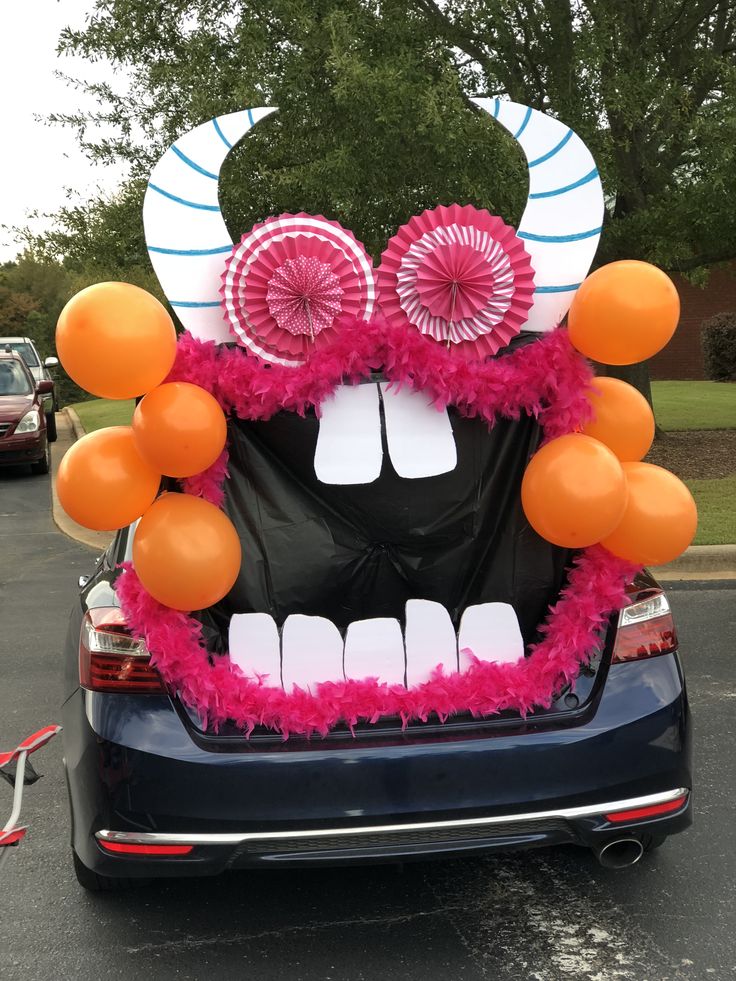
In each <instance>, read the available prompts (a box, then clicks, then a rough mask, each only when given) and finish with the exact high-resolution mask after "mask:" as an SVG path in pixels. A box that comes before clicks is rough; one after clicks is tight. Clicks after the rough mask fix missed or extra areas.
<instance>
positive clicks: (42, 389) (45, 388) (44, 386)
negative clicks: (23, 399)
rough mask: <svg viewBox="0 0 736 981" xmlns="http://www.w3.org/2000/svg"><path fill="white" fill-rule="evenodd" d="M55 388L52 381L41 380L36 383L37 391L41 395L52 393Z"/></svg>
mask: <svg viewBox="0 0 736 981" xmlns="http://www.w3.org/2000/svg"><path fill="white" fill-rule="evenodd" d="M53 390H54V383H53V382H52V381H40V382H39V383H38V385H36V391H37V392H38V394H39V395H51V393H52V392H53Z"/></svg>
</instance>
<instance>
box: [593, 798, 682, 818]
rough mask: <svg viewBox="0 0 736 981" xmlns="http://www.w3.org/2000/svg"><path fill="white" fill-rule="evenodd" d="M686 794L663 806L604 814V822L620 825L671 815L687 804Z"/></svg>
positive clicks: (651, 805) (656, 805) (652, 805)
mask: <svg viewBox="0 0 736 981" xmlns="http://www.w3.org/2000/svg"><path fill="white" fill-rule="evenodd" d="M687 798H688V795H687V794H683V795H682V796H681V797H675V799H674V800H668V801H666V802H665V803H664V804H650V805H649V806H648V807H633V808H632V809H631V810H630V811H613V812H612V813H611V814H606V820H607V821H611V822H613V823H614V824H621V823H623V822H624V821H626V822H628V821H639V820H641V819H642V818H651V817H661V816H662V815H663V814H672V813H673V811H679V810H680V809H681V808H682V807H684V806H685V804H687Z"/></svg>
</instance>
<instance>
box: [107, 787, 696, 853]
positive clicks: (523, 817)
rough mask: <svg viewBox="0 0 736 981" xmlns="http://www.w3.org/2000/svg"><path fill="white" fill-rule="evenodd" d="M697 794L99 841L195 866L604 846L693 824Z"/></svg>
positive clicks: (118, 834) (110, 836)
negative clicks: (477, 814)
mask: <svg viewBox="0 0 736 981" xmlns="http://www.w3.org/2000/svg"><path fill="white" fill-rule="evenodd" d="M689 797H690V795H689V791H688V790H687V788H684V787H679V788H675V789H674V790H670V791H665V792H664V793H658V794H649V795H647V796H644V797H636V798H632V799H629V800H619V801H609V802H607V803H603V804H593V805H586V806H581V807H567V808H565V807H563V808H558V809H556V810H551V811H531V812H528V813H522V814H496V815H493V816H489V817H482V818H469V819H463V818H460V819H456V820H446V821H424V822H409V823H406V824H385V825H355V826H352V827H349V828H342V827H340V828H322V829H312V830H304V829H295V830H292V831H272V832H258V831H252V832H244V833H237V832H235V833H229V834H228V833H225V834H218V833H216V832H213V833H209V834H207V833H205V834H167V833H165V832H148V833H144V832H137V831H110V830H108V829H101V830H100V831H98V832H97V833H96V834H95V840H96V842H97V844H98V847H99V848H100V849H101V850H102V851H103V852H107V850H108V849H111V850H112V851H111V852H110V853H108V854H111V855H112V857H113V859H116V858H121V857H122V858H123V859H124V860H125V859H127V860H128V861H130V860H131V858H132V859H134V860H135V859H136V858H139V859H140V858H144V859H146V860H147V861H150V860H151V858H152V856H151V854H150V851H155V850H156V849H158V850H160V852H161V854H159V855H158V856H157V857H158V858H159V859H160V860H163V861H166V860H167V859H171V858H176V859H177V864H178V863H181V862H182V861H186V864H188V865H189V866H190V869H191V868H192V867H194V868H196V866H197V865H202V866H204V867H205V868H207V867H208V866H211V865H212V863H217V865H218V867H220V868H222V869H224V868H225V867H226V866H227V867H231V868H233V867H234V868H237V867H242V866H252V865H256V864H262V863H270V864H272V865H303V864H305V863H309V864H312V865H319V864H324V863H325V862H328V863H330V864H333V865H334V864H340V863H348V864H354V863H356V862H360V861H364V862H365V861H385V860H389V861H395V860H397V859H401V860H407V859H418V858H425V857H427V856H432V855H437V854H452V853H463V852H468V851H472V852H478V851H492V850H503V849H520V848H533V847H540V846H542V845H553V844H582V845H588V846H590V847H593V848H596V847H600V846H602V845H603V844H605V843H606V842H609V841H616V840H620V839H621V838H628V837H630V836H632V834H634V835H640V836H641V835H650V836H653V835H657V834H672V833H674V831H676V830H682V829H683V828H685V827H687V825H688V824H689V823H690V814H689ZM650 809H651V810H654V811H658V810H660V809H662V810H664V812H665V814H663V815H661V816H660V817H658V818H655V817H651V818H646V819H645V820H642V819H640V818H636V817H633V816H632V818H631V819H630V820H625V821H618V820H617V819H616V815H617V814H618V815H625V814H629V813H631V812H632V811H633V812H636V811H637V810H642V811H648V810H650ZM185 848H187V849H190V851H189V852H186V853H184V854H182V853H181V852H180V853H176V850H177V849H182V850H183V849H185ZM137 849H140V851H136V850H137ZM166 849H171V850H172V852H174V854H171V853H170V854H169V855H166V853H165V850H166ZM210 870H211V869H208V871H210Z"/></svg>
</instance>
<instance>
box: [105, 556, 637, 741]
mask: <svg viewBox="0 0 736 981" xmlns="http://www.w3.org/2000/svg"><path fill="white" fill-rule="evenodd" d="M636 571H637V568H636V567H635V566H632V565H631V564H630V563H629V562H625V561H623V560H622V559H618V558H616V557H615V556H613V555H611V554H610V553H609V552H607V551H606V550H605V549H603V548H601V547H600V546H597V545H594V546H593V547H591V548H589V549H586V550H585V551H584V552H582V553H580V554H579V555H578V556H577V558H576V559H575V561H574V563H573V568H572V570H571V572H570V577H569V581H568V584H567V586H566V587H565V588H564V589H563V590H562V592H561V594H560V598H559V600H558V601H557V603H556V604H555V605H554V606H553V607H551V608H550V616H549V617H548V619H547V622H546V623H545V624H544V625H543V627H542V633H543V639H542V640H541V641H540V642H539V643H538V644H537V645H536V646H535V647H533V648H532V650H531V652H530V654H529V656H528V657H526V658H521V659H520V660H519V661H517V662H516V663H515V664H494V663H491V662H486V661H480V660H478V659H475V660H474V663H473V664H472V665H471V667H470V668H468V669H467V670H466V671H463V672H462V673H456V674H449V675H448V674H444V673H443V671H442V668H441V667H438V668H437V669H436V670H435V671H434V673H433V675H432V677H431V679H430V680H429V681H426V682H425V683H424V684H421V685H417V686H416V687H414V688H410V689H406V688H404V687H403V686H401V685H388V684H383V683H381V682H379V681H378V680H376V679H375V678H366V679H364V680H361V681H324V682H322V683H320V684H317V685H315V687H314V691H311V690H303V689H301V688H295V689H294V690H293V691H292V692H288V693H287V692H285V691H284V690H283V689H282V688H280V687H278V688H277V687H274V686H271V685H268V684H267V683H266V678H265V677H259V678H258V679H257V680H253V679H251V678H248V677H246V676H245V675H244V674H243V673H242V672H241V671H240V669H239V668H238V667H237V666H234V665H233V664H232V663H231V662H230V659H229V658H228V657H220V656H214V657H213V658H212V660H210V657H209V655H208V653H207V651H206V649H205V646H204V642H203V639H202V629H201V625H200V623H199V622H198V621H197V620H195V619H194V618H193V617H190V616H188V615H187V614H186V613H179V612H177V611H176V610H172V609H169V608H168V607H166V606H162V605H161V604H160V603H158V602H156V600H154V599H153V597H151V596H150V595H149V594H148V593H147V592H146V591H145V589H144V588H143V587H142V585H141V583H140V580H139V579H138V577H137V576H136V574H135V572H134V570H133V568H132V566H131V565H130V564H126V566H125V567H124V570H123V572H122V574H121V575H120V577H119V578H118V580H117V583H116V590H117V595H118V599H119V601H120V605H121V607H122V610H123V613H124V615H125V618H126V621H127V623H128V625H129V627H130V630H131V632H132V633H133V635H134V636H136V637H140V638H142V639H143V640H144V641H145V643H146V645H147V647H148V649H149V651H150V652H151V662H152V663H153V664H154V665H155V666H156V668H157V669H158V670H159V672H160V673H161V676H162V678H163V679H164V681H165V682H166V684H167V685H169V686H170V687H171V688H172V689H174V690H176V691H177V692H178V694H179V696H180V697H181V699H182V700H183V701H184V702H185V704H187V705H189V706H190V707H191V708H193V709H195V710H196V712H197V713H198V714H199V716H200V717H201V718H202V719H203V721H204V724H205V725H206V724H207V720H211V721H212V722H213V723H215V724H217V723H221V722H223V721H225V720H226V719H231V720H232V721H233V722H235V724H236V725H238V726H239V727H240V728H242V729H244V730H245V732H246V733H248V734H249V733H251V732H252V731H253V729H254V727H255V726H258V725H260V726H267V727H268V728H270V729H274V730H276V731H278V732H280V733H282V735H283V736H284V738H286V737H288V736H289V735H290V734H294V735H304V736H309V735H311V734H313V733H315V732H316V733H320V734H322V735H324V734H325V733H326V732H328V731H329V729H330V728H331V727H332V726H334V725H336V724H337V723H338V722H344V723H346V724H347V725H348V726H349V727H350V728H352V727H354V726H355V725H357V724H358V723H359V722H375V721H377V720H378V719H379V718H381V717H382V716H398V717H400V718H401V720H402V722H403V724H404V725H406V724H407V723H408V722H411V721H413V720H421V721H424V720H426V719H427V717H428V716H429V714H430V713H431V712H435V713H436V714H437V715H438V716H439V718H440V719H442V720H445V719H447V718H448V717H449V716H451V715H454V714H456V713H458V712H470V713H471V714H472V715H473V716H484V715H491V714H493V713H495V712H501V711H503V710H504V709H516V710H517V711H519V712H520V713H522V714H523V715H525V714H526V713H527V712H529V711H531V710H532V709H533V708H535V707H538V706H541V707H547V706H549V705H550V704H551V702H552V699H553V697H554V692H555V691H556V690H558V689H559V687H560V686H561V685H563V684H564V683H566V682H569V681H574V679H575V678H576V677H577V676H578V673H579V671H580V666H581V664H585V663H587V662H588V661H589V660H590V658H591V656H592V655H593V653H594V652H595V650H596V648H597V646H598V644H599V642H600V638H601V633H602V630H603V627H604V625H605V623H606V620H607V617H608V616H609V615H610V614H611V613H612V612H615V611H617V610H619V609H621V607H622V606H623V605H624V604H625V602H626V590H625V586H626V584H627V582H629V581H631V579H632V578H633V576H634V575H635V574H636Z"/></svg>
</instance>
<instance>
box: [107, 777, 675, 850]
mask: <svg viewBox="0 0 736 981" xmlns="http://www.w3.org/2000/svg"><path fill="white" fill-rule="evenodd" d="M689 793H690V791H689V790H688V789H687V788H686V787H679V788H678V789H677V790H667V791H664V792H663V793H659V794H648V795H647V796H646V797H632V798H630V799H629V800H617V801H612V802H610V803H607V804H588V805H586V806H584V807H562V808H560V809H559V810H556V811H529V812H527V813H526V814H497V815H494V816H493V817H483V818H460V819H458V820H454V821H424V822H419V823H413V824H378V825H369V826H361V827H355V828H317V829H311V830H305V831H249V832H245V833H240V832H233V833H229V834H217V833H212V834H171V833H168V832H159V831H152V832H144V831H108V830H102V831H98V832H97V833H96V835H95V838H97V839H98V841H117V842H124V843H125V844H129V845H154V844H158V845H242V844H245V843H248V842H269V841H295V842H298V841H299V840H300V839H303V838H310V839H315V838H336V837H337V838H339V837H344V838H346V839H350V838H356V837H360V835H377V834H381V833H383V834H391V833H396V832H402V831H403V832H409V833H411V832H413V831H441V830H443V829H447V830H448V831H452V830H453V829H457V830H460V829H462V828H483V827H489V828H492V827H493V825H494V824H513V823H514V822H517V821H518V822H519V823H521V822H527V821H544V820H546V819H555V818H557V819H560V818H562V819H563V820H572V819H574V818H583V817H595V816H597V815H601V814H611V813H613V812H614V811H630V810H634V809H635V808H638V807H651V806H652V805H654V804H667V803H669V801H671V800H676V799H677V798H678V797H683V796H686V795H689Z"/></svg>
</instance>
